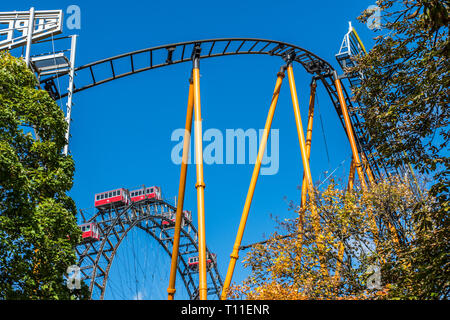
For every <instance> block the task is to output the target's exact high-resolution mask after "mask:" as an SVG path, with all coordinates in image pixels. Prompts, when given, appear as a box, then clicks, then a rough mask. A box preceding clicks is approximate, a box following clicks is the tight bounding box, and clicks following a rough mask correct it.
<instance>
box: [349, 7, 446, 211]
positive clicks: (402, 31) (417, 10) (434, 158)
mask: <svg viewBox="0 0 450 320" xmlns="http://www.w3.org/2000/svg"><path fill="white" fill-rule="evenodd" d="M377 4H378V6H379V7H380V8H381V10H382V29H381V31H380V32H381V33H382V35H380V36H378V37H376V38H375V40H376V44H375V46H374V47H373V48H372V49H371V50H370V52H369V53H368V54H367V55H365V56H361V57H359V58H358V59H357V66H356V67H355V68H354V71H358V72H360V73H362V74H364V79H363V81H362V84H361V86H360V87H359V88H358V89H356V92H355V95H356V99H357V100H359V101H360V102H361V105H362V107H361V108H360V109H359V112H360V113H361V115H362V116H363V118H364V120H365V128H366V130H367V131H368V132H369V133H370V135H371V139H372V143H373V144H374V146H375V147H376V149H377V150H378V152H380V153H381V156H382V157H383V158H385V159H387V160H388V161H389V162H390V163H391V164H394V165H396V166H399V165H402V164H407V163H411V164H412V165H413V166H414V167H415V169H417V170H419V172H421V173H423V174H427V175H428V176H429V179H431V180H434V182H433V186H432V188H431V193H432V194H434V195H438V196H440V197H441V199H440V202H441V204H442V205H443V206H445V207H446V209H447V210H448V194H449V174H450V159H449V153H448V148H449V144H448V142H449V140H450V134H449V115H450V108H449V96H450V92H449V85H450V72H449V71H450V60H449V59H448V57H449V53H450V44H449V19H448V16H449V10H450V2H449V1H448V0H445V1H443V0H379V1H377ZM368 15H369V12H365V13H363V15H362V16H361V17H359V19H360V20H361V21H363V22H365V21H366V20H367V18H368Z"/></svg>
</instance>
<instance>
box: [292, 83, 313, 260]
mask: <svg viewBox="0 0 450 320" xmlns="http://www.w3.org/2000/svg"><path fill="white" fill-rule="evenodd" d="M316 88H317V84H316V80H314V79H313V81H312V82H311V95H310V97H309V112H308V127H307V129H306V156H307V157H308V162H309V158H310V155H311V140H312V129H313V120H314V102H315V98H316ZM307 193H308V180H307V179H306V175H305V173H303V182H302V196H301V200H300V212H299V224H298V244H299V246H298V255H297V259H298V261H300V259H301V257H302V251H301V250H302V244H303V222H304V221H303V220H304V217H305V206H306V196H307Z"/></svg>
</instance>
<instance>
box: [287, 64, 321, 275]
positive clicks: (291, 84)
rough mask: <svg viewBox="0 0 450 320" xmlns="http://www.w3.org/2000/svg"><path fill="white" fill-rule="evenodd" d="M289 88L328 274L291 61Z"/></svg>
mask: <svg viewBox="0 0 450 320" xmlns="http://www.w3.org/2000/svg"><path fill="white" fill-rule="evenodd" d="M287 72H288V78H289V88H290V90H291V97H292V105H293V108H294V116H295V124H296V126H297V134H298V140H299V143H300V152H301V155H302V162H303V168H304V172H305V175H306V181H307V185H308V189H309V190H308V192H309V197H310V199H311V201H312V206H311V214H312V220H313V228H314V232H315V235H316V239H317V248H318V249H319V260H320V268H321V271H322V274H323V275H325V276H326V275H328V269H327V267H326V260H325V259H324V256H323V254H324V238H323V234H322V232H321V228H320V217H319V215H318V213H317V209H316V207H315V204H314V202H315V196H314V186H313V181H312V175H311V168H310V166H309V161H308V156H307V152H306V143H305V135H304V133H303V125H302V118H301V115H300V106H299V103H298V97H297V89H296V87H295V79H294V71H293V69H292V63H288V66H287Z"/></svg>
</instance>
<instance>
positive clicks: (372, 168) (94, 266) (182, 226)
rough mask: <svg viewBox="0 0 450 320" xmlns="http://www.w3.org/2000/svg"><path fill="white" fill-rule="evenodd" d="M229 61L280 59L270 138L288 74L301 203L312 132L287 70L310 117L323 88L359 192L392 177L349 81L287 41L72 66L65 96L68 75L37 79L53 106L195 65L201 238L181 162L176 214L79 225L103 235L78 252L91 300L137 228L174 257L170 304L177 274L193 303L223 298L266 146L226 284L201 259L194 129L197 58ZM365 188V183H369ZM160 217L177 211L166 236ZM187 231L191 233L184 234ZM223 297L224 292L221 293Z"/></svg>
mask: <svg viewBox="0 0 450 320" xmlns="http://www.w3.org/2000/svg"><path fill="white" fill-rule="evenodd" d="M234 55H266V56H271V57H275V58H278V59H280V65H281V69H280V71H279V72H278V74H277V83H276V86H275V90H274V94H273V98H272V102H271V105H270V110H269V115H268V118H267V122H266V129H268V130H266V131H267V132H269V131H270V125H271V121H272V118H273V113H274V111H275V106H276V103H277V100H278V94H279V89H280V86H281V82H282V80H283V78H284V76H285V72H286V71H287V74H288V78H289V85H290V90H291V96H292V101H293V106H294V113H295V117H296V118H295V120H296V124H297V131H298V135H299V143H300V149H301V153H302V162H303V166H304V169H305V178H304V182H303V185H304V186H306V187H305V191H304V192H303V190H302V197H303V193H304V195H305V197H306V189H307V188H312V178H311V174H310V168H309V152H310V145H309V149H308V145H307V142H308V139H309V141H310V136H309V134H310V133H309V129H308V133H307V135H306V139H305V136H304V133H303V127H302V123H301V117H300V112H299V104H298V98H297V92H296V89H295V82H294V76H293V68H292V65H293V64H294V63H297V64H300V65H301V66H302V67H303V69H304V70H305V71H306V72H307V74H309V75H310V76H311V100H310V116H312V110H313V107H314V106H313V104H314V96H315V88H316V86H317V83H322V84H323V86H324V88H325V89H326V91H327V93H328V95H329V97H330V100H331V102H332V103H333V105H334V107H335V110H336V112H337V114H338V115H339V119H340V121H341V123H342V126H343V128H344V130H345V133H346V134H347V137H348V140H349V142H350V145H351V149H352V156H353V160H352V165H354V166H352V168H353V170H356V171H357V173H358V177H359V180H360V182H361V185H362V186H363V187H366V185H367V184H369V183H374V181H376V180H377V179H379V178H380V177H382V176H383V175H389V173H390V171H391V169H392V168H389V167H387V166H386V165H385V164H384V161H383V159H380V158H379V157H378V156H377V153H376V150H374V148H373V147H372V146H371V143H370V137H369V135H368V133H367V132H365V131H364V129H363V126H362V121H363V120H362V119H361V117H360V116H359V115H358V114H357V113H356V111H355V108H354V106H353V105H352V100H351V99H350V96H349V93H348V92H347V90H346V88H345V86H343V85H342V81H341V79H342V78H343V77H347V78H349V80H351V78H352V75H348V74H344V76H341V77H339V76H338V75H337V72H336V71H335V70H334V69H333V67H332V66H331V64H330V63H328V62H327V61H325V60H324V59H322V58H320V57H319V56H317V55H315V54H314V53H312V52H310V51H308V50H305V49H303V48H301V47H298V46H296V45H292V44H289V43H286V42H280V41H273V40H266V39H254V38H226V39H209V40H196V41H188V42H180V43H174V44H167V45H162V46H157V47H152V48H147V49H142V50H137V51H133V52H129V53H125V54H121V55H117V56H114V57H110V58H106V59H102V60H99V61H96V62H92V63H88V64H86V65H83V66H80V67H76V68H75V70H74V71H75V74H76V77H75V79H74V86H73V89H72V90H71V91H70V92H69V91H67V90H66V91H62V92H59V91H58V86H57V85H56V81H57V80H58V79H59V78H62V77H68V76H70V74H69V72H68V71H62V72H59V73H57V74H55V75H52V76H48V77H44V76H42V77H40V79H39V80H40V85H41V87H43V88H44V89H45V90H47V91H48V92H49V94H50V95H51V96H52V97H53V98H54V99H55V100H59V99H61V98H64V97H67V96H70V95H72V94H75V93H77V92H81V91H84V90H87V89H89V88H93V87H96V86H98V85H101V84H104V83H108V82H111V81H113V80H117V79H121V78H125V77H128V76H132V75H134V74H137V73H141V72H144V71H149V70H153V69H157V68H162V67H169V66H172V65H176V64H180V63H184V62H191V63H192V64H193V69H192V73H191V74H190V75H189V76H191V81H190V86H189V101H188V112H187V116H186V129H187V131H188V132H189V133H190V131H191V125H192V118H193V113H194V110H195V120H196V121H195V137H196V156H198V158H197V161H196V166H197V184H196V189H197V201H198V209H199V210H198V218H199V219H198V232H197V229H196V228H195V227H194V226H193V225H192V224H191V223H190V222H187V221H184V222H183V221H181V220H182V215H181V212H182V210H183V201H184V189H185V182H186V172H185V171H186V167H187V163H186V161H183V163H182V166H181V175H180V188H179V193H178V203H177V206H176V207H175V206H171V205H169V204H168V203H166V202H164V201H156V202H149V201H146V202H144V203H138V204H136V203H135V204H131V205H128V206H124V207H112V208H111V209H108V210H98V212H97V213H96V214H95V216H94V217H91V218H90V219H89V220H84V221H83V222H90V221H95V222H97V223H98V224H99V228H100V229H101V231H102V235H103V236H102V239H101V241H99V242H98V243H84V244H81V245H80V246H79V247H78V248H77V252H78V255H79V258H80V266H81V270H82V273H83V275H84V278H85V279H89V280H90V284H89V286H90V291H91V294H93V293H94V291H99V296H100V298H103V297H104V292H105V288H106V284H107V279H108V274H109V270H110V268H111V264H112V261H113V259H114V255H115V254H116V251H117V248H118V247H119V245H120V243H121V242H122V240H123V239H124V237H125V236H126V235H127V233H128V232H129V231H130V230H131V229H132V228H135V227H137V228H140V229H142V230H143V231H145V232H147V233H148V234H150V235H151V236H152V237H153V238H154V239H155V240H156V241H158V242H159V244H160V245H161V246H162V247H163V248H164V250H165V251H166V252H167V253H168V254H169V255H171V256H172V268H171V282H170V285H169V289H168V293H169V299H170V298H173V295H174V294H175V289H174V281H175V276H176V272H178V274H179V275H181V277H182V281H183V282H184V284H185V287H186V289H187V291H188V294H189V296H190V298H191V299H198V298H200V299H206V297H207V296H217V297H221V298H226V294H227V292H226V290H227V288H228V287H229V284H230V281H231V276H232V274H233V271H234V263H235V261H236V260H237V258H238V251H239V248H240V242H241V240H242V235H243V232H244V227H245V223H246V219H247V215H248V211H249V208H250V205H251V200H252V197H253V192H254V187H255V184H256V181H257V177H258V175H259V169H260V159H259V158H260V154H261V149H262V154H263V153H264V149H265V143H266V142H267V136H265V138H264V136H263V139H262V140H263V143H262V144H261V148H260V150H259V152H258V159H259V160H258V159H257V162H256V164H255V169H254V171H253V175H252V181H251V183H250V188H249V192H248V194H247V199H246V203H245V206H244V212H243V214H242V218H241V224H240V227H239V230H238V236H237V239H236V242H235V244H234V247H233V252H232V254H231V261H230V266H229V268H228V272H227V277H226V279H225V281H222V279H221V277H220V275H219V272H218V269H217V263H216V261H214V263H213V265H212V266H210V267H206V265H205V262H204V261H205V260H206V258H205V257H206V254H208V253H209V251H208V250H207V248H206V244H205V240H204V233H205V230H204V204H203V201H204V193H203V191H204V188H205V184H204V181H203V161H202V152H201V151H202V150H201V146H202V145H201V141H200V140H198V138H199V137H201V125H200V126H198V125H197V123H198V122H201V114H200V87H199V66H200V63H199V62H200V60H202V59H209V58H218V57H224V56H234ZM340 59H341V60H338V61H346V62H348V63H350V62H351V59H350V57H346V56H340ZM68 118H69V119H70V114H69V115H68ZM311 123H312V122H311ZM308 128H309V121H308ZM267 134H268V133H267ZM264 139H265V142H264ZM187 140H189V139H187ZM305 140H306V144H305ZM184 143H185V144H184V147H183V158H184V159H186V158H185V157H187V153H185V151H186V150H187V149H189V142H187V144H186V139H185V142H184ZM197 144H198V146H197ZM183 170H184V171H183ZM305 179H306V180H305ZM305 181H306V183H305ZM366 181H368V182H367V184H366ZM311 190H312V189H309V191H308V192H309V194H310V196H312V195H313V193H312V192H311ZM164 210H172V211H176V222H175V227H174V228H172V229H170V230H168V229H165V228H164V227H163V226H162V223H161V222H162V221H163V220H164V219H165V218H164V215H163V214H162V213H163V212H164ZM83 219H84V218H83ZM144 222H145V224H144ZM144 225H145V226H144ZM188 229H189V230H190V231H188ZM158 232H159V234H162V235H163V237H162V238H160V237H159V236H158V235H157V233H158ZM187 254H198V256H199V260H200V261H199V262H200V266H199V285H198V286H197V284H196V283H195V281H194V280H193V277H192V272H191V271H190V270H189V268H188V267H187V263H186V255H187ZM177 259H178V260H177ZM207 273H208V274H209V280H208V281H209V282H208V281H207ZM221 290H222V293H220V291H221Z"/></svg>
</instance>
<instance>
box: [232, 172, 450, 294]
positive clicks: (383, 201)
mask: <svg viewBox="0 0 450 320" xmlns="http://www.w3.org/2000/svg"><path fill="white" fill-rule="evenodd" d="M424 199H426V200H423V199H420V200H418V199H417V198H416V195H415V194H414V193H413V192H412V191H411V189H410V186H409V183H406V182H402V181H401V180H400V179H391V180H390V181H387V180H386V181H381V182H379V183H378V184H377V185H375V186H373V187H372V188H371V189H370V191H368V192H366V193H362V192H361V191H360V190H356V191H351V192H347V191H345V190H343V189H341V188H340V187H339V186H338V185H337V184H335V183H334V182H332V183H331V184H330V185H329V186H328V187H327V189H326V190H324V191H322V192H317V196H316V202H315V203H314V204H312V203H309V204H308V206H307V207H306V208H305V211H304V216H303V218H300V217H301V215H298V216H297V214H299V213H301V212H302V210H301V209H300V208H299V207H297V206H296V204H295V203H292V202H291V203H290V208H291V209H293V210H294V213H295V216H294V217H293V218H289V219H286V220H284V221H278V225H279V229H280V230H281V232H279V233H275V234H273V235H272V236H271V237H270V238H269V240H268V241H267V242H266V243H264V244H257V245H255V246H253V247H252V249H251V251H250V252H249V253H248V254H247V255H246V257H245V259H244V265H245V266H246V267H248V268H250V270H251V274H250V276H249V277H248V279H247V280H245V281H244V282H243V283H241V284H238V285H235V286H233V287H232V289H231V292H230V294H231V297H234V298H246V299H271V300H277V299H279V300H285V299H445V298H447V299H448V297H449V294H450V292H449V290H450V281H449V279H450V265H449V263H448V254H447V253H448V252H449V243H450V241H449V240H450V239H449V232H448V231H449V229H448V225H447V229H442V228H439V227H438V226H436V225H430V226H428V227H423V226H422V225H420V224H417V219H418V216H420V215H422V214H426V215H427V216H429V217H432V216H433V215H434V214H435V211H434V209H433V208H434V207H435V206H436V199H435V198H434V197H433V196H431V195H429V194H424ZM312 205H315V207H316V211H317V212H318V213H319V215H320V220H321V221H320V223H321V233H320V234H319V235H316V234H315V232H314V228H313V225H312V214H311V206H312ZM418 208H420V210H418ZM371 217H373V218H374V220H375V221H376V228H374V226H373V224H372V223H371ZM430 220H433V218H430ZM300 222H302V223H300ZM280 234H285V235H284V236H280ZM318 236H319V237H321V238H322V243H324V244H325V249H324V250H325V257H326V259H325V260H326V269H327V272H328V274H324V273H323V272H322V270H321V268H320V259H319V258H320V255H319V251H318V246H317V237H318ZM439 242H443V243H444V244H445V246H446V248H447V251H446V252H443V251H442V250H441V245H440V244H439ZM322 254H323V253H322ZM436 266H439V270H437V269H435V268H436ZM378 275H379V277H378Z"/></svg>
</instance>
